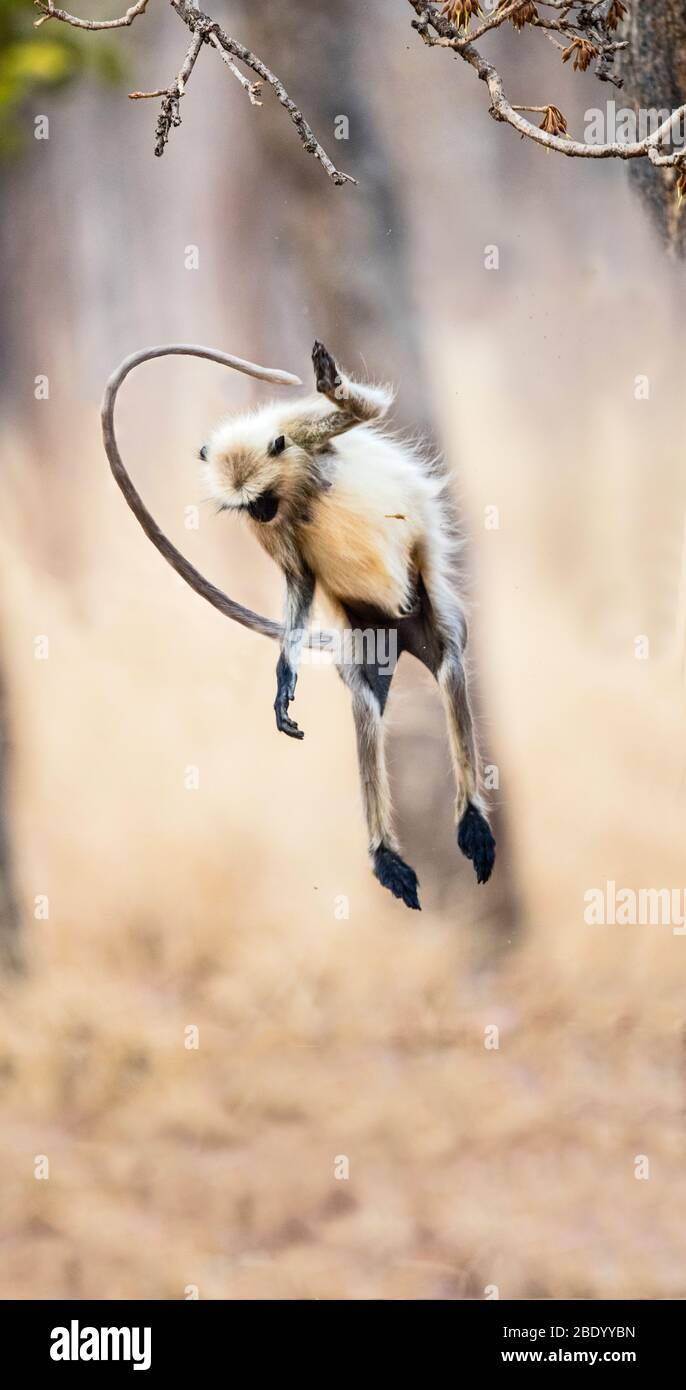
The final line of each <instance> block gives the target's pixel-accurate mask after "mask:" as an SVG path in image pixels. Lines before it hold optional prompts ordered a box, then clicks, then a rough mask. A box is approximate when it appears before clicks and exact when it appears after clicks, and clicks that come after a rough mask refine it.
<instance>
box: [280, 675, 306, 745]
mask: <svg viewBox="0 0 686 1390" xmlns="http://www.w3.org/2000/svg"><path fill="white" fill-rule="evenodd" d="M296 680H297V676H294V675H292V674H291V673H290V672H289V673H288V674H286V673H284V675H283V676H282V675H281V673H280V672H279V677H278V682H277V687H276V699H275V701H274V713H275V714H276V727H277V729H278V730H279V733H280V734H288V737H289V738H304V737H305V732H304V730H303V729H299V728H298V726H297V724H296V722H295V720H294V719H289V717H288V706H289V705H290V703H291V700H292V699H293V698H294V696H295V682H296Z"/></svg>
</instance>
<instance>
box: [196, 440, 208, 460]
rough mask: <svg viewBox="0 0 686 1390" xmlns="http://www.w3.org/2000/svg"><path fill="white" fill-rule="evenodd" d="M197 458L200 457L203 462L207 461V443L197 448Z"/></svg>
mask: <svg viewBox="0 0 686 1390" xmlns="http://www.w3.org/2000/svg"><path fill="white" fill-rule="evenodd" d="M198 458H201V459H202V461H203V463H207V445H206V444H203V446H202V449H199V450H198Z"/></svg>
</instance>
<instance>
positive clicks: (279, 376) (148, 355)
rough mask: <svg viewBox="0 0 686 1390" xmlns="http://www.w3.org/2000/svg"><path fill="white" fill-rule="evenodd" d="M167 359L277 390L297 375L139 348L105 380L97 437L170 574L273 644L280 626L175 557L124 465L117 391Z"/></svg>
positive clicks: (323, 641)
mask: <svg viewBox="0 0 686 1390" xmlns="http://www.w3.org/2000/svg"><path fill="white" fill-rule="evenodd" d="M173 356H182V357H204V358H206V359H207V361H209V362H218V363H219V364H220V366H222V367H233V369H234V371H237V372H244V373H245V375H246V376H253V377H257V379H258V381H271V382H276V383H277V385H279V386H301V385H302V382H301V381H300V378H299V377H297V376H293V375H292V374H291V373H290V372H282V371H279V370H278V368H276V367H259V366H257V364H256V363H255V362H246V361H245V360H244V359H243V358H242V357H234V356H233V355H232V354H231V353H228V352H217V351H215V349H214V348H206V347H195V346H193V345H192V344H189V343H168V344H166V345H165V346H163V347H151V348H144V349H143V351H141V352H134V353H132V354H131V356H130V357H125V358H124V361H123V362H121V363H120V365H119V366H118V367H117V369H116V371H114V372H113V373H112V375H111V377H110V379H109V381H108V382H107V385H106V387H105V394H104V396H103V400H102V411H101V418H102V438H103V443H104V445H105V453H106V454H107V458H108V460H109V465H110V468H111V470H112V474H113V476H114V480H115V482H116V483H117V486H118V487H119V488H120V489H121V491H122V493H123V495H124V498H125V500H126V502H127V504H128V506H129V507H130V508H131V511H132V512H133V514H134V516H135V517H136V520H137V521H138V522H139V524H140V525H141V526H142V528H143V530H144V531H145V534H146V536H147V537H148V540H150V541H152V543H153V545H154V546H155V547H156V549H157V550H159V552H160V555H163V556H164V558H165V560H166V561H167V563H168V564H170V565H171V567H172V569H174V570H176V573H177V574H180V575H181V578H182V579H185V581H186V583H187V584H190V587H191V589H194V590H195V592H196V594H199V595H200V597H201V598H204V599H206V600H207V602H208V603H211V604H212V606H213V608H217V609H218V610H219V612H220V613H223V614H224V617H225V618H233V621H234V622H235V623H240V624H241V625H242V626H243V627H249V628H251V629H252V631H253V632H261V633H262V634H263V635H264V636H265V637H273V638H275V639H276V640H277V641H279V640H280V639H281V637H282V636H283V628H282V626H281V623H275V622H272V620H271V619H270V618H263V617H262V616H261V615H260V614H259V613H253V612H252V609H250V608H244V607H243V604H242V603H236V601H235V599H232V598H229V596H228V594H225V593H224V592H223V591H222V590H221V589H218V588H217V587H216V585H215V584H211V583H210V581H209V579H205V576H204V575H202V574H201V573H200V571H199V570H196V568H195V566H194V565H192V564H191V563H190V561H189V560H187V559H186V557H185V556H184V555H182V554H181V551H180V550H177V548H176V546H175V545H173V544H172V542H171V541H170V540H169V537H168V536H165V534H164V531H163V530H162V529H161V527H160V526H158V524H157V522H156V521H155V518H154V517H153V516H152V515H151V513H150V512H149V511H148V509H147V507H146V505H145V503H144V501H143V499H142V497H141V496H140V494H139V493H138V492H137V490H136V488H135V487H134V485H133V483H132V481H131V478H130V477H129V474H128V472H127V470H126V468H125V466H124V461H123V459H122V456H121V454H120V452H119V446H118V444H117V437H116V433H115V429H114V407H115V404H116V400H117V393H118V391H119V388H120V386H121V385H122V382H123V381H124V380H125V379H126V377H127V376H128V375H129V372H132V371H133V369H134V367H139V366H140V365H141V363H142V362H149V361H150V360H151V359H152V358H154V357H173ZM308 645H310V646H317V647H321V646H326V645H327V634H326V633H318V634H316V635H314V634H313V635H312V637H311V638H310V639H309V640H308Z"/></svg>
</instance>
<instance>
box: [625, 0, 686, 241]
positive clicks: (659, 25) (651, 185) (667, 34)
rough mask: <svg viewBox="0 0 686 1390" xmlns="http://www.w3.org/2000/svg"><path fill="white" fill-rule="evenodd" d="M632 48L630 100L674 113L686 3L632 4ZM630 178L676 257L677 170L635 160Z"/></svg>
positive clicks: (681, 85) (685, 39) (679, 236)
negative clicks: (675, 183)
mask: <svg viewBox="0 0 686 1390" xmlns="http://www.w3.org/2000/svg"><path fill="white" fill-rule="evenodd" d="M627 37H628V39H629V47H628V49H627V50H626V51H625V53H624V54H623V61H622V71H623V76H624V89H625V93H626V97H627V99H628V104H629V105H631V106H633V108H634V110H635V111H636V113H637V114H638V113H639V111H643V112H646V111H666V110H668V109H669V110H670V111H673V110H674V109H675V108H676V107H677V106H681V105H683V103H684V101H686V3H685V0H659V2H658V3H656V4H645V3H636V2H635V3H634V4H633V5H632V6H631V21H630V25H629V33H628V35H627ZM629 168H630V176H631V178H632V180H633V182H634V185H635V187H636V189H637V190H638V192H639V194H640V196H641V198H642V199H643V202H644V203H645V205H646V207H647V209H648V212H649V213H650V216H651V217H652V219H653V222H654V224H655V226H656V228H657V229H658V231H659V233H660V236H661V238H662V240H663V241H664V243H665V245H666V246H667V248H668V250H669V251H670V252H671V253H672V255H679V256H683V254H684V251H685V250H686V216H685V215H684V212H683V206H682V208H681V209H680V208H679V206H678V203H677V199H676V195H675V191H674V182H675V172H674V170H673V169H655V168H654V167H653V165H652V164H650V163H649V162H648V160H646V159H635V160H633V161H632V162H631V164H630V166H629Z"/></svg>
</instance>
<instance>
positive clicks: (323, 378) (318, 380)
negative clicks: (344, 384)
mask: <svg viewBox="0 0 686 1390" xmlns="http://www.w3.org/2000/svg"><path fill="white" fill-rule="evenodd" d="M312 365H313V367H314V381H315V386H316V387H317V390H318V391H321V393H322V395H323V396H332V395H333V393H334V391H336V390H337V388H338V387H339V386H340V385H341V374H340V372H339V370H338V367H337V366H336V363H335V362H334V359H333V357H332V356H331V353H330V352H329V351H328V350H327V348H325V347H324V344H323V343H320V342H319V341H318V340H317V341H315V345H314V347H313V349H312Z"/></svg>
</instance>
